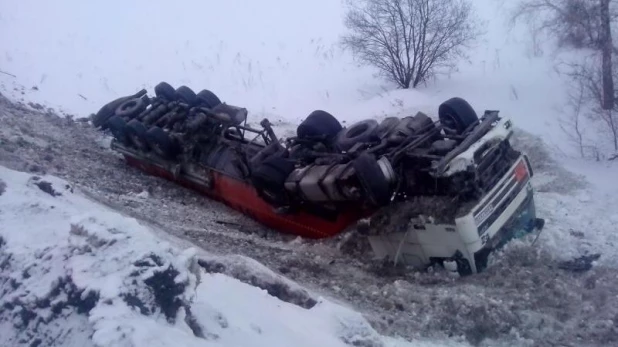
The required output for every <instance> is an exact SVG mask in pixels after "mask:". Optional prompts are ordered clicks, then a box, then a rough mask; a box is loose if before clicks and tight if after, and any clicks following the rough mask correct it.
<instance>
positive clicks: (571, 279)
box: [0, 97, 618, 346]
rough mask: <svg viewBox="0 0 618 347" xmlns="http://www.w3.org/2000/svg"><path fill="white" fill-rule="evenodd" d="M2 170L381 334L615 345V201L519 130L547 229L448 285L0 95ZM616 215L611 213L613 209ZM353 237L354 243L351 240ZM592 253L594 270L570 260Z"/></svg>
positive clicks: (442, 277) (492, 342) (441, 276)
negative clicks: (304, 293)
mask: <svg viewBox="0 0 618 347" xmlns="http://www.w3.org/2000/svg"><path fill="white" fill-rule="evenodd" d="M0 125H1V126H0V165H3V166H6V167H8V168H11V169H15V170H19V171H25V172H29V173H32V174H33V175H36V174H43V173H47V174H52V175H55V176H59V177H61V178H63V179H66V180H67V181H69V182H72V183H73V184H74V185H76V186H78V187H79V188H80V189H81V190H82V191H85V192H87V193H88V194H89V196H90V197H92V198H93V199H95V200H97V201H99V202H102V203H104V204H107V205H108V206H110V207H113V208H114V209H116V210H118V211H121V212H122V213H124V214H127V215H129V216H132V217H135V218H137V219H139V220H142V221H144V223H147V224H150V225H152V226H155V227H157V228H158V229H160V230H163V231H165V232H167V233H170V234H172V235H175V236H180V237H182V238H184V239H186V240H188V241H190V242H192V243H194V244H195V245H198V246H200V247H202V248H204V249H205V250H207V251H210V252H213V253H219V254H242V255H245V256H248V257H251V258H254V259H256V260H258V261H259V262H261V263H263V264H265V265H266V266H268V267H270V268H271V269H273V270H275V271H278V272H280V273H282V274H284V275H285V276H287V277H289V278H291V279H293V280H295V281H297V282H298V283H300V284H301V285H303V286H305V287H306V288H309V289H311V290H313V291H314V292H316V293H319V294H320V295H323V296H326V297H329V298H330V299H331V300H334V301H337V302H340V303H343V304H344V305H351V306H353V307H355V308H356V309H357V310H359V311H360V312H362V313H363V314H364V315H365V317H366V318H367V319H368V320H369V322H371V324H372V325H373V326H374V328H375V329H376V330H377V331H379V332H380V333H382V334H387V335H400V336H403V337H407V338H444V337H450V338H455V339H461V340H462V341H466V342H468V343H470V344H472V345H478V346H600V345H614V344H617V343H618V297H617V296H616V295H615V288H616V287H618V272H617V270H616V268H617V267H618V254H616V253H615V251H614V250H613V249H614V247H615V245H616V244H618V233H616V232H615V230H616V228H615V224H616V223H617V222H618V215H616V212H615V207H614V208H612V206H616V204H617V203H618V198H616V197H615V195H614V196H612V195H611V194H603V193H601V192H598V191H597V190H595V189H594V187H589V186H587V185H586V184H584V183H582V182H583V181H582V178H580V177H576V176H574V175H573V174H570V173H569V172H567V171H566V170H564V169H562V168H561V167H560V166H559V165H557V164H556V163H555V162H554V161H552V160H551V158H550V157H549V156H548V154H547V152H546V151H545V150H544V149H543V144H542V143H541V142H540V141H539V140H537V139H535V138H532V137H530V136H527V135H525V134H520V135H519V137H518V141H517V142H518V143H517V144H516V145H518V146H520V148H522V149H523V150H526V151H527V152H528V154H529V155H530V158H531V160H532V161H533V166H534V167H535V168H536V177H535V186H536V188H537V191H538V193H537V195H536V196H537V208H538V213H539V215H540V216H541V217H544V218H547V225H546V228H545V229H546V230H545V231H544V232H543V233H542V234H541V235H540V237H539V238H538V240H536V242H534V245H532V243H533V241H534V235H532V236H531V237H529V238H527V239H524V240H520V241H515V242H512V243H511V244H509V245H508V246H507V247H506V248H505V249H504V250H503V251H502V252H501V253H499V254H495V255H494V256H492V257H491V259H490V267H489V269H488V270H486V271H485V272H484V273H481V274H479V275H474V276H469V277H465V278H456V277H454V276H452V275H450V274H447V273H446V272H444V271H440V270H439V269H436V270H435V271H429V272H427V273H425V272H423V273H421V272H415V271H411V270H409V269H400V268H397V269H395V268H393V267H391V266H386V265H382V264H380V263H379V262H375V261H372V260H371V259H370V257H371V255H370V252H369V251H368V249H367V248H366V245H364V244H362V243H361V242H356V241H355V240H357V239H354V238H350V237H349V236H353V234H348V235H342V236H341V237H339V238H337V239H334V240H328V241H307V240H300V239H295V238H292V237H290V236H287V235H283V234H280V233H277V232H274V231H271V230H268V229H265V228H263V227H261V226H260V225H258V224H257V223H255V222H253V221H252V220H250V219H248V218H246V217H244V216H242V215H240V214H238V213H236V212H234V211H232V210H230V209H228V208H226V207H225V206H223V205H221V204H219V203H217V202H214V201H211V200H209V199H207V198H205V197H203V196H201V195H198V194H197V193H194V192H192V191H189V190H187V189H184V188H182V187H179V186H177V185H175V184H173V183H171V182H167V181H165V180H162V179H159V178H155V177H150V176H147V175H145V174H144V173H142V172H140V171H138V170H136V169H133V168H130V167H128V166H127V165H125V164H124V163H123V161H122V159H121V158H120V157H119V156H118V155H117V154H115V153H113V152H112V151H111V150H109V138H108V137H105V136H103V135H102V134H100V133H99V132H98V131H96V130H95V129H93V128H92V127H91V126H90V125H89V124H88V123H87V122H84V121H81V120H78V121H73V120H71V119H69V118H65V117H60V116H57V115H56V114H55V113H54V112H52V111H48V110H46V109H45V108H44V107H42V106H39V105H31V106H27V105H22V104H14V103H11V102H10V101H8V100H7V99H4V98H2V97H0ZM612 211H613V212H612ZM350 240H352V241H350ZM596 253H599V254H600V257H599V258H598V259H597V260H596V261H595V262H594V263H593V264H590V261H588V262H586V261H582V262H580V263H576V264H574V263H569V262H566V261H568V260H570V259H573V258H576V257H579V256H582V255H590V257H589V258H591V259H595V258H596V257H593V256H592V255H594V254H596Z"/></svg>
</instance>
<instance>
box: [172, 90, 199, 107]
mask: <svg viewBox="0 0 618 347" xmlns="http://www.w3.org/2000/svg"><path fill="white" fill-rule="evenodd" d="M176 100H178V101H181V102H184V103H187V104H189V106H193V105H195V103H196V102H197V95H195V92H194V91H193V90H191V88H189V87H187V86H180V87H178V89H176Z"/></svg>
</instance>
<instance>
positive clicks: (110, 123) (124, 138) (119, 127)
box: [106, 116, 129, 145]
mask: <svg viewBox="0 0 618 347" xmlns="http://www.w3.org/2000/svg"><path fill="white" fill-rule="evenodd" d="M106 126H107V128H108V129H109V130H110V131H111V132H112V136H114V138H115V139H116V140H117V141H118V142H120V143H122V144H123V145H127V144H129V137H128V135H127V129H126V128H127V122H125V121H124V119H122V118H120V117H118V116H112V117H111V118H110V119H108V120H107V123H106Z"/></svg>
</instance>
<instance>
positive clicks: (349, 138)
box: [337, 119, 378, 151]
mask: <svg viewBox="0 0 618 347" xmlns="http://www.w3.org/2000/svg"><path fill="white" fill-rule="evenodd" d="M377 130H378V121H377V120H375V119H367V120H364V121H360V122H357V123H354V124H352V125H351V126H350V127H349V128H347V129H345V130H343V132H341V134H340V135H339V137H338V138H337V147H338V148H339V149H340V150H341V151H347V150H349V149H350V148H352V146H354V145H355V144H357V143H359V142H371V141H375V140H376V139H377Z"/></svg>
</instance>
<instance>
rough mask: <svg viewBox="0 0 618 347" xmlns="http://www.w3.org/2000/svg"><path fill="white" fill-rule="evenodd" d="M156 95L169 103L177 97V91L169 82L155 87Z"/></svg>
mask: <svg viewBox="0 0 618 347" xmlns="http://www.w3.org/2000/svg"><path fill="white" fill-rule="evenodd" d="M155 95H156V96H157V97H159V98H161V99H165V100H167V101H173V100H174V98H175V97H176V89H174V87H172V86H171V85H169V84H168V83H167V82H161V83H159V84H157V86H156V87H155Z"/></svg>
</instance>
